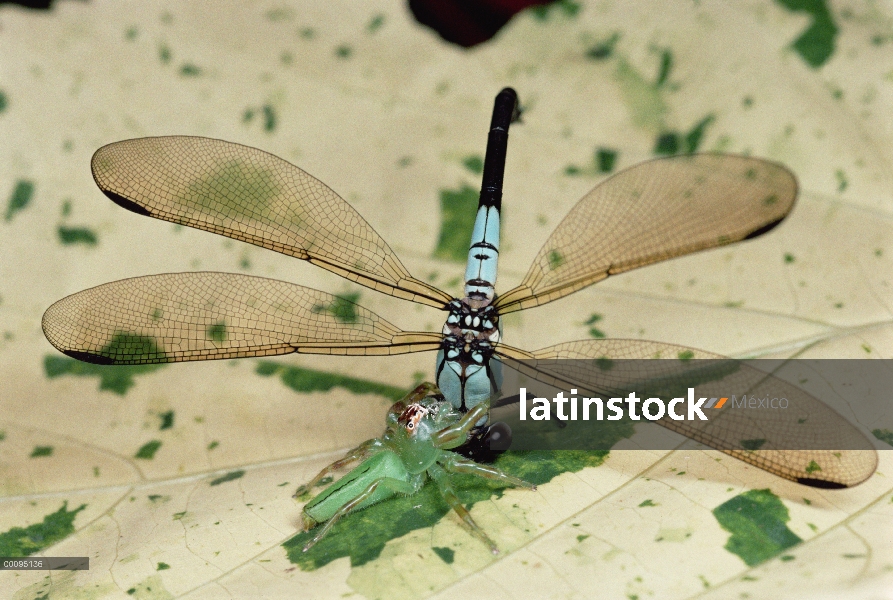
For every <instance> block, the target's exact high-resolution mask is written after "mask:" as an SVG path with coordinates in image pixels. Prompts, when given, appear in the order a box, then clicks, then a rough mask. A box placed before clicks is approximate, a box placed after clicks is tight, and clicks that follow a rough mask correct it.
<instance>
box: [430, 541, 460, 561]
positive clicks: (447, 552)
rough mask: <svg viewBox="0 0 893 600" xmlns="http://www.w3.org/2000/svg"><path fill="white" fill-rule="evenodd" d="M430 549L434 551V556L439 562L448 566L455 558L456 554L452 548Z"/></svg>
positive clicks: (438, 547) (435, 547)
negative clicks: (437, 557) (438, 558)
mask: <svg viewBox="0 0 893 600" xmlns="http://www.w3.org/2000/svg"><path fill="white" fill-rule="evenodd" d="M431 549H432V550H434V554H436V555H437V556H439V557H440V560H442V561H443V562H445V563H446V564H448V565H451V564H453V559H454V558H455V557H456V552H455V551H454V550H453V549H452V548H443V547H440V546H434V547H433V548H431Z"/></svg>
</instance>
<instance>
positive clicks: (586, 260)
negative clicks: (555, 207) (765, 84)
mask: <svg viewBox="0 0 893 600" xmlns="http://www.w3.org/2000/svg"><path fill="white" fill-rule="evenodd" d="M796 196H797V180H796V179H795V178H794V175H793V174H792V173H791V172H790V171H788V170H787V169H786V168H785V167H783V166H782V165H779V164H777V163H773V162H769V161H765V160H760V159H756V158H748V157H744V156H735V155H729V154H693V155H684V156H672V157H668V158H659V159H655V160H651V161H648V162H644V163H641V164H638V165H635V166H633V167H630V168H629V169H626V170H624V171H621V172H619V173H617V174H616V175H614V176H613V177H610V178H609V179H606V180H605V181H603V182H602V183H600V184H599V185H597V186H596V187H595V189H593V190H592V191H591V192H589V193H588V194H587V195H586V196H584V197H583V198H582V199H581V200H580V201H579V202H578V203H577V205H576V206H575V207H574V208H572V209H571V211H570V213H568V215H567V216H566V217H565V218H564V220H563V221H562V222H561V223H560V224H559V225H558V227H557V228H556V229H555V231H554V232H553V233H552V235H551V236H550V237H549V239H548V240H547V241H546V243H545V245H543V247H542V249H541V250H540V252H539V254H538V255H537V257H536V258H535V259H534V261H533V264H532V265H531V267H530V270H529V271H528V272H527V275H526V276H525V277H524V280H523V281H522V282H521V284H520V285H519V286H518V287H516V288H514V289H513V290H510V291H509V292H507V293H506V294H504V295H502V296H500V297H499V298H497V299H496V302H495V304H496V306H497V307H498V308H499V311H500V312H501V313H508V312H513V311H516V310H521V309H523V308H530V307H533V306H538V305H540V304H545V303H546V302H551V301H552V300H556V299H558V298H561V297H562V296H566V295H567V294H570V293H572V292H575V291H577V290H579V289H582V288H584V287H586V286H588V285H591V284H593V283H595V282H597V281H600V280H602V279H604V278H606V277H608V276H609V275H613V274H615V273H622V272H623V271H628V270H630V269H634V268H636V267H641V266H644V265H648V264H651V263H654V262H658V261H662V260H666V259H668V258H673V257H674V256H681V255H683V254H689V253H691V252H697V251H698V250H705V249H707V248H713V247H716V246H721V245H724V244H730V243H732V242H736V241H738V240H742V239H747V238H750V237H754V236H757V235H760V234H762V233H765V232H766V231H768V230H770V229H772V228H773V227H774V226H775V225H777V224H778V223H779V222H780V221H781V220H782V219H784V217H785V216H786V215H787V214H788V213H789V212H790V211H791V208H792V207H793V205H794V199H795V198H796Z"/></svg>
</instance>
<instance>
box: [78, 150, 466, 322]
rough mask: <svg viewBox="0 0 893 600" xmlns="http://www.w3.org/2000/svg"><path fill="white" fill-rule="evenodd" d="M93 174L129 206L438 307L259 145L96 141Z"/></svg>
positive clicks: (376, 240)
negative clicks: (284, 255)
mask: <svg viewBox="0 0 893 600" xmlns="http://www.w3.org/2000/svg"><path fill="white" fill-rule="evenodd" d="M91 166H92V169H93V178H94V179H95V180H96V184H97V185H98V186H99V188H100V189H101V190H102V191H103V192H104V193H105V194H106V195H107V196H108V197H109V198H111V199H112V200H114V201H115V202H116V203H117V204H119V205H121V206H123V207H124V208H127V209H128V210H132V211H134V212H136V213H139V214H143V215H148V216H152V217H155V218H158V219H163V220H165V221H171V222H173V223H179V224H182V225H188V226H190V227H195V228H197V229H204V230H205V231H211V232H213V233H219V234H221V235H225V236H227V237H231V238H234V239H237V240H242V241H244V242H249V243H251V244H255V245H257V246H262V247H264V248H269V249H270V250H275V251H277V252H281V253H283V254H287V255H289V256H294V257H296V258H300V259H302V260H308V261H310V262H312V263H314V264H316V265H319V266H321V267H323V268H324V269H328V270H329V271H332V272H334V273H337V274H338V275H341V276H343V277H346V278H348V279H350V280H352V281H355V282H357V283H359V284H361V285H365V286H367V287H371V288H373V289H376V290H379V291H382V292H385V293H387V294H391V295H392V296H396V297H398V298H404V299H408V300H414V301H416V302H420V303H422V304H428V305H430V306H436V307H438V308H442V307H443V306H444V304H445V303H446V302H449V301H450V299H451V297H450V296H449V294H446V293H444V292H442V291H440V290H438V289H437V288H435V287H432V286H430V285H428V284H426V283H424V282H422V281H419V280H417V279H415V278H414V277H412V275H410V274H409V272H408V271H407V270H406V268H405V267H404V266H403V264H402V263H401V262H400V260H399V259H398V258H397V256H396V255H395V254H394V252H393V251H392V250H391V248H390V247H389V246H388V245H387V244H386V243H385V241H384V240H383V239H381V237H380V236H379V235H378V234H377V233H376V232H375V230H374V229H372V227H371V226H370V225H369V223H367V222H366V220H365V219H363V217H361V216H360V214H359V213H358V212H357V211H356V210H354V208H353V207H352V206H350V205H349V204H348V203H347V202H345V201H344V200H343V199H342V198H341V197H340V196H338V194H336V193H335V192H333V191H332V190H331V189H329V188H328V187H327V186H326V185H325V184H324V183H322V182H321V181H319V180H318V179H316V178H314V177H312V176H311V175H309V174H307V173H305V172H304V171H302V170H301V169H299V168H298V167H296V166H294V165H292V164H291V163H288V162H286V161H284V160H282V159H281V158H278V157H276V156H273V155H272V154H268V153H266V152H263V151H261V150H258V149H256V148H250V147H248V146H242V145H239V144H233V143H231V142H224V141H222V140H214V139H209V138H201V137H186V136H172V137H152V138H140V139H135V140H126V141H123V142H116V143H114V144H109V145H108V146H103V147H102V148H100V149H99V150H97V151H96V154H94V155H93V160H92V164H91Z"/></svg>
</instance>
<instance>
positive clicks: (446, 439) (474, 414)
mask: <svg viewBox="0 0 893 600" xmlns="http://www.w3.org/2000/svg"><path fill="white" fill-rule="evenodd" d="M488 412H490V401H489V400H485V401H483V402H481V403H480V404H476V405H475V406H474V407H473V408H472V409H471V410H469V411H468V412H467V413H465V415H463V417H462V418H461V419H459V421H457V422H456V423H455V424H454V425H450V426H449V427H444V428H443V429H441V430H440V431H438V432H437V433H435V434H434V435H432V436H431V441H432V442H433V443H434V446H435V447H437V448H455V447H457V446H461V445H462V444H464V443H465V440H466V439H467V438H468V432H469V431H471V430H472V428H474V426H475V424H476V423H477V422H478V421H480V420H481V419H483V418H485V417H486V416H487V413H488Z"/></svg>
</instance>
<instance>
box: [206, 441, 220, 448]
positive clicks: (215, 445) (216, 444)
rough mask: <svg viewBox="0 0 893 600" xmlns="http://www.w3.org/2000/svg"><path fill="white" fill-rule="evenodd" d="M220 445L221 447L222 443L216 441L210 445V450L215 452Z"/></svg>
mask: <svg viewBox="0 0 893 600" xmlns="http://www.w3.org/2000/svg"><path fill="white" fill-rule="evenodd" d="M219 445H220V442H218V441H217V440H214V441H213V442H211V443H210V444H208V450H213V449H214V448H216V447H217V446H219Z"/></svg>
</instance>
